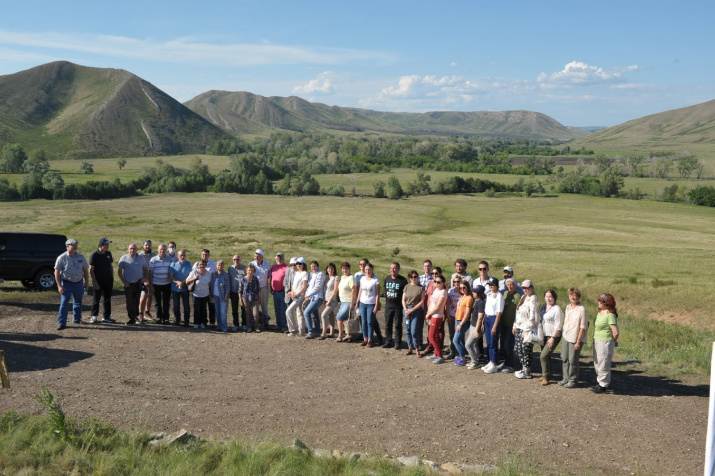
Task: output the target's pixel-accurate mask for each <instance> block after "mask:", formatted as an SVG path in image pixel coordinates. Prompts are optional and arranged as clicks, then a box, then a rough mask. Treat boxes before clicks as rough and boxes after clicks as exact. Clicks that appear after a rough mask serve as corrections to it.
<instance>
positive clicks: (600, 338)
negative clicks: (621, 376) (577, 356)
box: [589, 294, 619, 393]
mask: <svg viewBox="0 0 715 476" xmlns="http://www.w3.org/2000/svg"><path fill="white" fill-rule="evenodd" d="M593 327H594V332H593V366H594V368H595V369H596V380H597V381H596V385H594V386H593V387H589V390H591V391H592V392H593V393H604V392H605V391H606V389H607V388H608V385H609V384H610V383H611V359H613V351H614V350H615V348H616V347H617V346H618V335H619V334H618V312H616V299H615V298H614V297H613V295H612V294H601V295H600V296H599V297H598V314H596V320H595V322H594V325H593Z"/></svg>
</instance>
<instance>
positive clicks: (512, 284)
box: [497, 278, 521, 374]
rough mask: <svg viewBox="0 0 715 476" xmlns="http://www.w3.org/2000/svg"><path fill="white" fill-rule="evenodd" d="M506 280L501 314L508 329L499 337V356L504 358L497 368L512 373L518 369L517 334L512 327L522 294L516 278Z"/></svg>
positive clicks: (503, 325) (503, 327)
mask: <svg viewBox="0 0 715 476" xmlns="http://www.w3.org/2000/svg"><path fill="white" fill-rule="evenodd" d="M505 282H506V291H504V292H503V293H502V296H504V312H502V315H501V322H502V329H506V331H505V332H502V333H501V338H500V339H499V356H500V357H501V358H502V359H504V360H503V361H502V363H500V364H499V365H498V366H497V370H501V372H502V373H505V374H511V373H514V370H515V369H516V365H515V364H514V346H515V345H516V336H515V335H514V333H513V332H511V331H510V329H511V328H512V327H513V326H514V322H515V321H516V306H517V305H518V304H519V300H520V299H521V296H520V295H519V293H518V291H517V287H518V284H517V282H516V280H514V279H513V278H507V279H506V280H505ZM519 289H520V288H519Z"/></svg>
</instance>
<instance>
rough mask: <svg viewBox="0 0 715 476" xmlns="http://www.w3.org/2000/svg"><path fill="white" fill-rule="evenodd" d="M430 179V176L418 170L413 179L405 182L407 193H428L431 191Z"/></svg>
mask: <svg viewBox="0 0 715 476" xmlns="http://www.w3.org/2000/svg"><path fill="white" fill-rule="evenodd" d="M430 180H432V177H430V176H429V175H427V174H426V173H424V172H423V171H421V170H418V171H417V177H415V180H413V181H412V182H408V183H407V195H428V194H429V193H430V192H431V191H432V190H431V189H430V185H429V182H430Z"/></svg>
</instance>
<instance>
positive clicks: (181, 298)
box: [171, 291, 191, 326]
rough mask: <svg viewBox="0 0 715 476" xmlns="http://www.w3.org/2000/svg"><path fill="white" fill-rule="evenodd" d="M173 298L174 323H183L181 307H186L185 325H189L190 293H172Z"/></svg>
mask: <svg viewBox="0 0 715 476" xmlns="http://www.w3.org/2000/svg"><path fill="white" fill-rule="evenodd" d="M171 297H172V298H173V299H174V322H176V323H177V324H179V323H180V322H181V306H182V305H183V306H184V324H186V325H187V326H188V325H189V313H190V312H191V311H189V292H188V291H185V292H182V293H180V292H177V291H172V292H171Z"/></svg>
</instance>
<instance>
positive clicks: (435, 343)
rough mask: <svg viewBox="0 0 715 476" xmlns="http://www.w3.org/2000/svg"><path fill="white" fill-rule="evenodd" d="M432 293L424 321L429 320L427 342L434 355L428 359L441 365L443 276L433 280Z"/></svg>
mask: <svg viewBox="0 0 715 476" xmlns="http://www.w3.org/2000/svg"><path fill="white" fill-rule="evenodd" d="M432 282H433V283H434V291H432V296H431V297H430V304H429V309H428V310H427V314H426V315H425V320H427V319H429V320H430V327H429V341H430V344H431V345H432V347H433V349H434V355H432V356H430V357H428V358H429V359H431V360H432V362H434V363H435V364H443V363H444V357H443V356H442V343H443V342H444V314H445V309H446V303H447V289H446V288H447V283H445V282H444V276H442V275H438V276H437V277H435V278H434V281H432Z"/></svg>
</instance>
